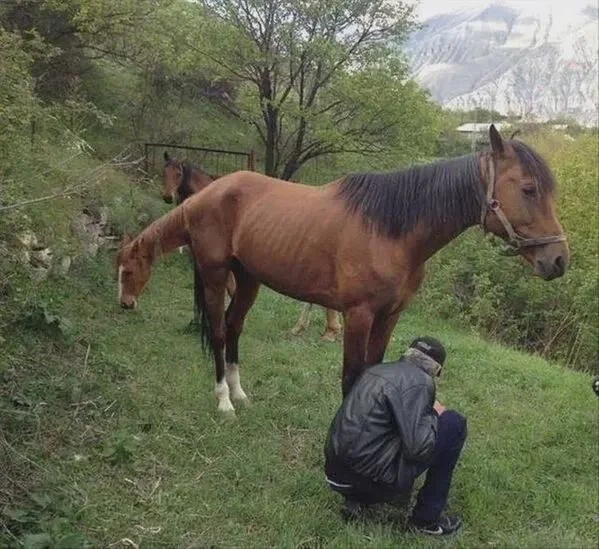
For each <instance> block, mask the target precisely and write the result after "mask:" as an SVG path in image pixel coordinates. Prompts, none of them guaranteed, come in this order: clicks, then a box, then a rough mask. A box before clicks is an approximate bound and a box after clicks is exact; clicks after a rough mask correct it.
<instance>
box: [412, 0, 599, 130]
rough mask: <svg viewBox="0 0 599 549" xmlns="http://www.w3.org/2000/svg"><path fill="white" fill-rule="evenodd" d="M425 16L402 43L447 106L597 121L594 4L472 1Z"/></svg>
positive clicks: (597, 20)
mask: <svg viewBox="0 0 599 549" xmlns="http://www.w3.org/2000/svg"><path fill="white" fill-rule="evenodd" d="M472 5H474V6H477V7H476V8H472V7H468V8H467V9H460V10H457V11H454V12H451V13H443V14H441V13H440V14H437V15H433V16H432V17H430V18H428V19H427V20H426V21H424V26H423V28H422V29H421V30H419V31H417V32H415V33H414V34H413V35H412V36H411V38H410V40H409V42H408V44H407V47H406V50H405V51H406V53H407V55H408V58H409V60H410V64H411V67H412V70H413V74H414V76H415V78H416V80H418V81H419V82H420V83H421V84H422V85H424V86H425V87H426V88H428V89H429V90H430V91H431V93H432V95H433V97H434V98H435V99H437V100H438V101H439V102H440V103H442V104H443V105H445V106H447V107H449V108H459V109H471V108H474V107H483V108H493V109H495V110H497V111H499V112H502V113H504V114H516V115H519V116H523V117H525V118H527V119H534V118H536V119H541V120H543V119H549V118H556V117H559V116H569V117H572V118H575V119H576V120H578V121H579V122H580V123H582V124H586V125H597V123H598V117H599V63H598V55H599V51H598V28H599V9H598V8H597V7H594V6H593V5H591V4H589V5H586V6H581V5H580V3H578V4H576V3H574V5H573V6H572V9H564V6H566V5H567V0H563V3H562V4H561V8H559V9H557V8H556V7H555V6H556V5H558V4H551V3H548V2H523V1H522V0H520V1H515V0H511V1H506V2H497V1H496V2H493V3H485V2H475V3H473V4H472Z"/></svg>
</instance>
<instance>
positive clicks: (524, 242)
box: [480, 156, 566, 251]
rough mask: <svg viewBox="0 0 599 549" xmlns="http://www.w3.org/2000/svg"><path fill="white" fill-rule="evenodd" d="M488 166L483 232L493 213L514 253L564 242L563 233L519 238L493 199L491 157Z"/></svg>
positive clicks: (482, 222) (498, 203) (481, 216)
mask: <svg viewBox="0 0 599 549" xmlns="http://www.w3.org/2000/svg"><path fill="white" fill-rule="evenodd" d="M487 166H488V169H487V171H488V175H489V181H488V183H487V196H486V200H485V202H484V204H483V207H482V211H481V215H480V226H481V228H482V230H483V231H484V232H487V227H486V226H485V221H486V218H487V214H488V213H489V212H493V213H494V214H495V215H496V216H497V218H498V219H499V221H501V224H502V225H503V228H504V229H505V231H506V233H507V235H508V242H509V243H510V244H511V245H512V246H513V247H514V248H515V249H516V251H518V250H520V249H521V248H530V247H532V246H544V245H545V244H553V243H554V242H564V241H565V240H566V235H564V234H563V233H561V234H558V235H552V236H539V237H537V238H526V237H524V236H520V235H519V234H518V233H517V232H516V231H515V230H514V227H512V224H511V223H510V221H509V219H508V218H507V216H506V215H505V213H504V212H503V210H502V209H501V203H500V202H499V200H497V199H496V198H493V195H494V194H495V184H496V178H495V161H494V159H493V156H490V157H489V162H488V164H487Z"/></svg>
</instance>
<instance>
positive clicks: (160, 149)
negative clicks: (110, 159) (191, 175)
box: [144, 143, 256, 177]
mask: <svg viewBox="0 0 599 549" xmlns="http://www.w3.org/2000/svg"><path fill="white" fill-rule="evenodd" d="M165 151H167V152H168V153H169V154H170V155H171V156H172V157H175V158H178V159H179V160H183V159H186V160H187V161H189V162H191V163H192V164H196V165H200V166H201V167H202V169H203V170H204V171H205V172H207V173H208V174H210V175H211V176H213V177H221V176H223V175H225V174H228V173H231V172H235V171H238V170H251V171H255V169H256V156H255V154H254V151H249V152H242V151H229V150H226V149H210V148H206V147H190V146H187V145H172V144H168V143H144V170H145V172H146V173H147V174H148V175H150V176H153V175H155V174H157V173H160V172H161V171H162V167H163V166H164V152H165Z"/></svg>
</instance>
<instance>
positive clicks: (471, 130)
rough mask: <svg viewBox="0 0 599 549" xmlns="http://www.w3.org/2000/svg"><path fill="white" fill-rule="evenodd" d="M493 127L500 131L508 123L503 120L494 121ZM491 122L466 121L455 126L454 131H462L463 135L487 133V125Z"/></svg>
mask: <svg viewBox="0 0 599 549" xmlns="http://www.w3.org/2000/svg"><path fill="white" fill-rule="evenodd" d="M494 124H495V127H496V128H497V130H498V131H501V128H503V127H506V126H507V125H508V124H505V123H503V122H494ZM490 125H491V124H490V123H489V122H483V123H479V122H468V123H466V124H462V125H461V126H458V127H457V128H456V131H457V132H459V133H462V134H464V135H472V134H482V135H484V134H487V133H488V132H489V126H490Z"/></svg>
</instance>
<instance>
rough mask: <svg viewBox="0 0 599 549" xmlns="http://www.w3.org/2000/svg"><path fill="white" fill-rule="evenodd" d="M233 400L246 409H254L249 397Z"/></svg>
mask: <svg viewBox="0 0 599 549" xmlns="http://www.w3.org/2000/svg"><path fill="white" fill-rule="evenodd" d="M233 400H235V402H236V403H237V404H239V405H241V406H243V407H244V408H251V407H252V401H251V400H250V399H249V398H248V397H247V396H246V397H243V398H234V399H233Z"/></svg>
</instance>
